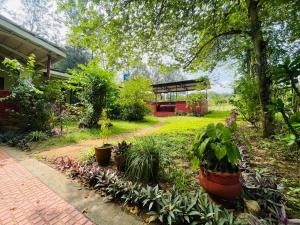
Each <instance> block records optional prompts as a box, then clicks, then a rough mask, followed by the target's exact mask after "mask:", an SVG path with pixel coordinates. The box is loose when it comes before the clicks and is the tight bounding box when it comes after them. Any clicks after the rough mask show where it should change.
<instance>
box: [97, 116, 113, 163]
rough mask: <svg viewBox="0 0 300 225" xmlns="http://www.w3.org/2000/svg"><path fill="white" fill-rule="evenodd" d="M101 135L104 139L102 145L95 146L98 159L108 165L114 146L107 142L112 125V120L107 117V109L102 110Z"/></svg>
mask: <svg viewBox="0 0 300 225" xmlns="http://www.w3.org/2000/svg"><path fill="white" fill-rule="evenodd" d="M100 124H101V128H100V137H101V138H102V139H103V145H102V146H101V147H95V155H96V160H97V162H98V164H99V165H100V166H107V165H108V164H109V162H110V158H111V151H112V149H113V146H112V145H111V144H108V143H106V141H107V138H108V135H109V127H110V126H111V123H110V120H109V119H108V118H107V114H106V112H105V111H103V112H102V116H101V120H100Z"/></svg>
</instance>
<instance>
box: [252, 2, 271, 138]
mask: <svg viewBox="0 0 300 225" xmlns="http://www.w3.org/2000/svg"><path fill="white" fill-rule="evenodd" d="M246 2H247V5H248V17H249V22H250V29H251V40H252V44H253V47H254V52H255V56H254V60H255V61H254V63H255V66H254V71H253V72H254V74H255V75H256V76H257V78H258V83H259V95H260V103H261V107H262V112H263V118H262V128H263V136H264V137H270V136H271V135H272V134H273V133H274V127H273V121H274V115H273V113H272V111H271V110H270V109H269V106H270V104H271V84H272V82H271V77H270V76H268V74H267V52H266V50H267V43H266V41H264V38H263V34H262V27H261V21H260V19H259V15H258V14H259V8H258V7H259V6H258V3H259V0H246Z"/></svg>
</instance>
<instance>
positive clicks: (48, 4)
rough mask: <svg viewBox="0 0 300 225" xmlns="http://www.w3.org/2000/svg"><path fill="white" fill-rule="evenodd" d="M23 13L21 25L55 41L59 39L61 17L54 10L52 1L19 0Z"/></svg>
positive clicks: (57, 41)
mask: <svg viewBox="0 0 300 225" xmlns="http://www.w3.org/2000/svg"><path fill="white" fill-rule="evenodd" d="M21 3H22V10H23V12H24V13H25V16H24V18H23V26H24V27H25V28H26V29H28V30H29V31H31V32H32V33H34V34H36V35H38V36H40V37H43V38H46V39H48V40H50V41H53V42H55V43H59V42H60V41H61V38H62V37H61V30H60V29H61V28H62V26H61V24H62V23H61V18H60V16H59V15H58V14H57V13H56V12H55V5H54V2H53V1H49V0H21Z"/></svg>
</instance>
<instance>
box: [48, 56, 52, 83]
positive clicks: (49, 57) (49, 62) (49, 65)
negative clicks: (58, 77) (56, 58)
mask: <svg viewBox="0 0 300 225" xmlns="http://www.w3.org/2000/svg"><path fill="white" fill-rule="evenodd" d="M50 71H51V55H48V60H47V80H50V77H51V73H50Z"/></svg>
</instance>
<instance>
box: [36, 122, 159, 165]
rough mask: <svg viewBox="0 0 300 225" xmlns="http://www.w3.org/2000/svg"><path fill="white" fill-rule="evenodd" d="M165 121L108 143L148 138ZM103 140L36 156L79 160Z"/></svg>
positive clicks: (109, 140)
mask: <svg viewBox="0 0 300 225" xmlns="http://www.w3.org/2000/svg"><path fill="white" fill-rule="evenodd" d="M164 123H165V121H164V120H163V119H160V121H159V122H158V123H157V124H155V125H153V126H150V127H145V128H142V129H139V130H136V131H134V132H129V133H124V134H118V135H113V136H111V137H109V138H108V139H107V140H106V142H108V143H112V144H115V143H117V142H121V141H123V140H128V139H131V138H133V137H137V136H146V135H149V134H151V133H153V132H155V131H156V130H157V129H159V128H160V127H161V126H162V125H164ZM102 144H103V139H92V140H85V141H80V142H79V143H76V144H72V145H68V146H65V147H59V148H50V149H47V150H46V151H44V150H42V149H41V150H40V152H39V153H35V156H36V157H38V158H42V159H46V160H53V159H56V158H57V157H61V156H68V157H70V158H72V159H75V160H78V159H79V158H80V156H81V155H82V154H83V153H84V152H86V151H88V150H89V149H91V148H94V147H96V146H99V145H102Z"/></svg>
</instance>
